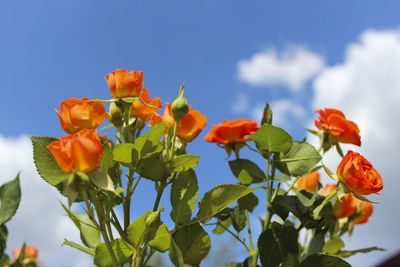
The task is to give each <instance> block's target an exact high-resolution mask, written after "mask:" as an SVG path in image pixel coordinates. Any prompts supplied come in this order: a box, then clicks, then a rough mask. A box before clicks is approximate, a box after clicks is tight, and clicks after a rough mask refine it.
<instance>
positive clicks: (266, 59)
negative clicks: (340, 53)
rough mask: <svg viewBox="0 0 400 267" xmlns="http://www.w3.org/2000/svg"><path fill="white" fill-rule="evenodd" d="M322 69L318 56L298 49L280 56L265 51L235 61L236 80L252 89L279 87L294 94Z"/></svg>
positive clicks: (297, 47)
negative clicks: (285, 88) (236, 67)
mask: <svg viewBox="0 0 400 267" xmlns="http://www.w3.org/2000/svg"><path fill="white" fill-rule="evenodd" d="M324 66H325V63H324V59H323V58H322V57H321V56H320V55H318V54H316V53H314V52H311V51H309V50H307V49H305V48H304V47H302V46H291V47H289V48H287V49H286V50H284V51H282V52H281V53H280V54H279V53H278V52H277V51H276V50H274V49H268V50H266V51H263V52H260V53H257V54H255V55H253V56H252V57H251V58H250V59H245V60H241V61H239V63H238V76H239V79H240V80H241V81H243V82H246V83H249V84H251V85H254V86H270V85H280V86H286V87H288V88H289V89H290V90H292V91H294V92H298V91H300V90H301V89H302V88H303V87H304V85H305V84H306V83H307V82H308V81H309V80H310V79H311V78H312V77H314V76H315V75H316V74H317V73H318V72H319V71H321V70H322V69H323V68H324Z"/></svg>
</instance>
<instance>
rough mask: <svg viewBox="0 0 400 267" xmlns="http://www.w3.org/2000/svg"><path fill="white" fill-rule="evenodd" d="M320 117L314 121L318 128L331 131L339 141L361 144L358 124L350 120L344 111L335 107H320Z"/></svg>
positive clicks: (317, 111)
mask: <svg viewBox="0 0 400 267" xmlns="http://www.w3.org/2000/svg"><path fill="white" fill-rule="evenodd" d="M315 112H316V113H319V117H318V118H317V119H316V120H315V121H314V122H315V126H317V128H318V129H320V130H324V131H327V132H329V134H330V135H331V137H332V138H333V139H334V140H336V142H339V143H347V144H354V145H357V146H361V137H360V135H359V133H360V129H358V126H357V124H355V123H354V122H352V121H349V120H347V119H346V117H345V116H344V114H343V112H341V111H340V110H337V109H333V108H325V109H323V110H322V109H318V110H316V111H315Z"/></svg>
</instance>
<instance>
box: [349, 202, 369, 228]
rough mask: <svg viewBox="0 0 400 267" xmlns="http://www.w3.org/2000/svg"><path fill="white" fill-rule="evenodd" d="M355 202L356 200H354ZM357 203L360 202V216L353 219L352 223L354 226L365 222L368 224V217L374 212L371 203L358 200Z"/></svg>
mask: <svg viewBox="0 0 400 267" xmlns="http://www.w3.org/2000/svg"><path fill="white" fill-rule="evenodd" d="M356 200H358V199H356ZM358 201H359V203H360V202H361V214H360V217H358V218H357V219H355V220H354V221H353V222H354V223H355V224H362V223H366V222H368V219H369V217H370V216H371V215H372V213H373V212H374V207H373V206H372V204H371V203H369V202H367V201H362V200H358Z"/></svg>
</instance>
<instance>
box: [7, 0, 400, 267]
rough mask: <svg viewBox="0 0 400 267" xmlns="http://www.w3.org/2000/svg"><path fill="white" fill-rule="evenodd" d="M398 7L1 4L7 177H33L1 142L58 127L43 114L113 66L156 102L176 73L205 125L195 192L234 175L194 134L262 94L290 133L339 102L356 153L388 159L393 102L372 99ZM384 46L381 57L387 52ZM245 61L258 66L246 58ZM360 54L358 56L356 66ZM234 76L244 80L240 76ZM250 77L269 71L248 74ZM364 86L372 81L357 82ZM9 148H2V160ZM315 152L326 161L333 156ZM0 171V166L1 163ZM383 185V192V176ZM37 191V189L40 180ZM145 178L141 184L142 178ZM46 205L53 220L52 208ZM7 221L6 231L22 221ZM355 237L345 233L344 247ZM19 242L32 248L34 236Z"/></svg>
mask: <svg viewBox="0 0 400 267" xmlns="http://www.w3.org/2000/svg"><path fill="white" fill-rule="evenodd" d="M399 7H400V3H398V1H385V3H384V5H383V4H382V3H380V2H378V1H351V2H349V1H335V2H330V3H328V2H326V1H317V0H316V1H307V2H305V1H279V2H278V1H276V2H274V3H272V1H248V2H247V3H245V2H244V1H232V0H229V1H228V0H226V1H208V0H205V1H183V0H182V1H149V0H147V1H118V2H117V1H115V2H110V1H107V2H106V1H75V0H74V1H56V2H55V1H50V0H48V1H3V2H1V3H0V34H1V35H0V36H1V42H0V79H1V92H2V96H3V101H2V103H1V105H0V114H2V115H1V116H0V125H1V126H2V127H1V130H0V135H1V140H2V141H1V140H0V141H1V142H0V143H1V144H3V146H2V148H3V150H4V151H12V152H9V153H10V155H14V156H15V158H16V160H14V161H13V162H14V163H15V162H17V163H21V164H25V163H26V168H25V167H23V166H22V167H18V166H17V164H16V163H15V164H14V165H15V168H14V169H15V173H16V171H17V170H19V169H23V170H25V169H26V173H27V175H26V177H28V176H29V175H31V176H34V171H30V169H29V168H31V167H32V166H31V163H29V162H27V160H25V159H23V160H22V161H18V160H17V159H20V158H21V157H22V156H21V155H20V154H18V153H17V152H15V151H13V148H12V146H10V144H13V145H18V147H21V151H24V149H26V148H27V147H28V148H27V149H28V150H29V145H26V140H25V139H24V138H26V135H50V136H60V135H64V133H63V131H62V129H61V127H60V126H59V122H58V117H57V115H56V113H55V111H54V108H58V105H59V103H60V102H61V101H63V100H65V99H67V98H70V97H78V98H82V97H86V96H87V97H89V98H102V99H108V98H110V93H109V91H108V88H107V84H106V82H105V80H104V76H105V75H106V74H108V73H109V72H111V71H113V70H115V69H116V68H123V69H127V70H142V71H144V79H145V80H146V81H147V83H146V86H147V87H148V89H149V91H150V97H157V96H159V97H161V99H162V102H163V104H165V102H170V101H172V100H173V99H174V97H175V96H176V94H177V91H178V88H179V85H180V83H181V82H183V81H186V86H187V90H186V96H187V98H188V99H189V103H190V104H191V105H192V106H193V107H194V108H195V109H197V110H199V111H201V112H202V113H203V114H204V115H206V116H207V118H208V124H207V126H206V128H205V129H204V131H203V132H202V134H201V135H200V137H199V138H198V139H197V140H196V141H194V142H193V143H192V144H191V145H190V147H189V151H190V152H192V153H196V154H200V155H201V156H202V158H201V161H200V166H199V167H198V171H197V172H198V176H199V181H200V193H201V195H202V194H203V193H204V192H206V190H208V189H209V188H211V187H212V186H214V185H216V184H220V183H225V182H235V181H234V180H233V177H232V175H231V174H230V172H229V169H228V165H227V164H226V162H225V161H224V159H225V157H226V156H225V154H224V151H223V150H221V149H219V148H217V147H216V146H215V145H213V144H205V142H204V141H203V137H204V135H205V134H206V133H207V132H208V130H209V129H210V127H211V124H216V123H219V122H220V121H221V120H222V119H235V118H239V117H243V118H256V116H255V115H254V113H255V112H256V111H257V108H258V107H259V106H260V105H262V104H264V103H265V101H269V102H271V103H274V104H275V105H274V106H275V107H276V109H278V110H279V111H280V112H282V114H283V115H282V116H280V117H279V119H278V121H277V123H278V125H281V126H285V128H286V129H287V130H288V131H289V132H290V133H291V134H292V135H293V136H295V137H296V138H297V139H300V138H302V137H303V136H304V135H305V134H306V133H305V131H304V129H303V128H302V125H311V123H310V122H311V121H312V119H313V118H314V114H313V110H314V109H315V108H319V107H325V106H320V105H331V107H338V108H342V109H343V111H344V112H345V114H347V115H348V116H349V118H350V119H353V120H354V121H356V118H360V123H361V125H359V126H360V128H361V130H362V131H361V135H362V136H363V131H364V132H365V133H366V136H365V137H363V138H365V139H363V140H365V143H364V144H365V145H366V146H368V144H369V143H370V144H371V146H370V148H368V147H367V148H363V149H364V150H361V151H362V152H365V153H366V154H367V155H370V156H371V157H372V158H373V159H376V160H377V161H378V160H382V159H381V158H382V157H378V156H377V153H376V152H377V151H378V152H379V153H381V151H383V152H382V153H386V155H392V154H393V155H394V153H395V150H393V147H394V148H396V147H399V146H398V145H399V143H398V141H397V140H395V138H392V134H390V133H396V132H398V130H399V129H398V127H397V128H396V127H395V126H393V124H394V123H395V122H396V120H397V118H398V115H396V112H394V113H393V111H394V110H398V106H399V105H400V104H399V103H400V100H399V98H398V97H392V98H388V99H387V98H384V97H383V95H387V94H392V95H395V96H398V95H400V93H399V92H400V86H399V84H400V83H397V80H395V78H394V77H397V76H396V73H397V72H396V71H397V70H399V69H398V68H400V67H398V66H397V64H396V59H397V58H398V53H400V52H399V50H398V49H397V48H398V46H397V45H398V43H399V42H398V38H399V36H398V35H399V33H398V29H399V26H400V21H399V19H398V10H399ZM399 46H400V45H399ZM381 47H382V49H381ZM385 51H387V53H390V52H391V51H393V53H392V54H393V57H392V56H391V55H387V54H385ZM257 55H258V58H259V59H260V61H258V62H259V65H257V64H255V62H256V60H255V58H256V57H257ZM301 55H302V56H301ZM363 58H371V61H366V62H362V60H361V59H363ZM253 59H254V60H253ZM359 59H360V60H359ZM240 62H242V63H243V62H245V63H246V62H247V65H246V64H244V65H246V66H247V67H244V68H243V69H241V68H240V66H243V64H242V65H241V64H240ZM399 62H400V61H399ZM380 64H382V65H380ZM306 65H307V66H308V67H307V68H306V67H298V66H306ZM260 66H261V70H260V73H261V74H259V75H258V76H257V75H256V74H254V73H255V72H257V71H259V67H260ZM288 66H289V67H288ZM369 66H370V67H371V68H369ZM385 66H392V67H391V68H390V69H388V71H384V73H383V74H382V75H381V76H379V77H378V78H376V79H374V77H375V76H374V75H372V74H375V73H378V72H379V70H382V69H383V70H386V69H385ZM374 67H375V68H376V69H374ZM396 67H397V68H396ZM369 69H371V70H369ZM241 70H242V71H243V73H245V74H243V75H241V74H240V73H241V72H240V71H241ZM265 70H267V71H265ZM303 70H309V73H308V74H307V73H306V74H304V72H303ZM391 71H393V74H391V73H392V72H391ZM354 73H356V74H357V73H359V74H360V75H359V76H357V75H355V74H354ZM365 73H366V75H365ZM371 73H372V74H371ZM254 75H255V76H254ZM260 75H261V76H262V75H264V76H262V77H261V76H260ZM293 75H294V76H293ZM299 75H300V76H299ZM260 77H261V78H263V77H264V78H265V77H269V78H268V79H261V81H260V80H257V79H259V78H260ZM293 77H301V78H302V79H301V82H300V83H299V85H298V86H297V87H296V86H291V85H290V83H289V84H288V83H286V82H285V81H287V80H291V79H292V78H293ZM293 79H295V78H293ZM360 80H366V84H362V83H358V82H359V81H360ZM337 81H343V82H342V83H338V84H336V83H335V82H337ZM387 81H388V82H387ZM386 82H387V83H386ZM389 82H391V83H389ZM371 84H374V85H375V84H377V86H376V87H373V88H372V87H371V88H370V89H368V86H369V85H371ZM347 88H349V89H347ZM375 88H376V90H375ZM332 92H333V93H332ZM335 92H338V93H335ZM339 92H340V93H339ZM368 92H369V93H368ZM379 92H380V93H379ZM360 95H362V97H361V96H360ZM359 96H360V97H359ZM363 97H364V98H363ZM238 99H241V101H239V100H238ZM358 100H360V101H358ZM368 101H369V102H368ZM356 102H357V103H358V104H357V105H354V103H356ZM288 107H289V108H288ZM354 107H357V108H354ZM366 107H372V108H375V109H377V110H385V111H390V113H389V114H391V115H390V116H388V115H385V114H387V113H385V112H383V111H382V112H375V113H374V114H372V115H371V116H374V117H373V118H374V119H375V121H379V122H380V123H381V125H382V127H380V128H379V132H376V131H374V130H373V129H374V127H372V126H371V124H369V123H368V121H367V120H365V118H366V116H367V115H366V114H369V113H368V110H366V111H365V113H362V112H361V110H362V111H364V109H365V108H366ZM363 108H364V109H363ZM390 108H392V109H390ZM395 108H396V109H395ZM258 109H259V108H258ZM399 114H400V112H399ZM259 116H260V115H259ZM276 116H278V115H276ZM363 119H364V120H363ZM356 122H358V121H356ZM383 122H388V123H383ZM393 122H394V123H393ZM385 127H386V128H385ZM376 128H378V126H376ZM18 136H19V139H15V138H17V137H18ZM21 136H22V137H21ZM376 136H379V137H381V138H376ZM391 138H392V139H391ZM379 140H384V141H385V142H382V143H380V142H379ZM388 140H391V141H393V142H392V143H390V142H389V143H387V142H388ZM25 145H26V146H25ZM388 147H392V149H391V150H390V149H389V148H388ZM7 149H8V150H7ZM352 149H354V148H352ZM21 153H23V152H21ZM10 155H6V156H4V158H3V160H4V162H7V160H9V159H7V157H9V158H10V157H11V156H10ZM244 155H245V156H248V155H247V154H244ZM249 157H250V156H249ZM331 157H333V156H331ZM11 158H12V157H11ZM329 160H330V161H331V162H332V164H333V162H334V159H332V160H331V159H330V158H329ZM215 162H218V165H216V164H215ZM380 162H381V161H379V162H377V164H378V166H381V168H384V172H386V173H387V174H388V175H387V176H390V175H395V174H396V172H395V171H394V169H393V167H392V166H393V165H391V164H390V163H391V162H390V161H389V162H382V163H380ZM392 162H393V161H392ZM373 164H374V162H373ZM374 165H375V164H374ZM0 166H4V167H9V165H7V164H6V163H3V165H1V163H0ZM332 166H334V165H332ZM333 168H334V167H333ZM9 169H10V170H13V171H14V169H13V168H11V167H10V168H9ZM11 173H12V172H11V171H9V170H8V171H1V170H0V174H1V175H2V176H4V178H3V177H2V178H1V179H4V181H5V180H8V179H11V177H12V174H11ZM23 174H24V172H23ZM28 174H29V175H28ZM26 179H27V180H26V181H27V182H26V183H27V184H28V183H30V181H29V180H28V178H26ZM32 179H38V178H37V177H36V176H35V177H34V178H32ZM0 181H3V180H0ZM35 181H36V180H35ZM384 181H385V177H384ZM388 181H389V180H388ZM40 182H41V181H40ZM387 183H388V184H389V187H390V181H389V182H387ZM38 186H39V187H38V188H41V189H43V190H51V188H50V186H47V185H46V184H43V185H38ZM145 186H148V190H151V187H150V185H145ZM392 188H393V187H392ZM389 193H390V192H388V195H390V194H389ZM26 194H27V195H29V193H26ZM382 195H384V193H382ZM140 196H141V195H139V197H140ZM390 196H394V193H393V194H391V195H390ZM51 197H53V199H55V198H57V195H56V194H53V195H52V196H51ZM54 197H55V198H54ZM164 200H165V201H167V200H168V198H167V197H166V198H165V199H164ZM393 200H394V198H389V197H387V201H386V202H385V201H382V203H381V204H380V205H381V207H382V206H384V205H386V206H384V207H386V208H380V209H381V211H379V210H378V208H377V209H376V213H377V214H379V212H381V214H382V215H383V214H385V215H390V212H388V210H389V207H390V205H391V203H393ZM52 207H53V206H52ZM49 208H50V207H49ZM145 209H147V207H139V208H138V210H143V211H144V210H145ZM384 211H385V212H386V213H385V212H384ZM58 212H59V214H55V215H54V216H59V215H60V214H61V213H62V212H61V210H58ZM374 218H375V217H374ZM16 220H17V223H16V224H15V229H17V226H20V225H19V224H18V222H22V221H23V216H22V215H20V217H18V218H16ZM380 223H384V221H383V220H380V221H378V219H375V221H373V222H371V225H372V226H360V227H363V228H360V229H375V230H377V229H378V226H379V224H380ZM65 227H67V226H65ZM368 227H371V228H368ZM373 227H375V228H373ZM389 228H390V227H389ZM65 229H69V228H68V227H67V228H65ZM390 229H392V230H394V229H395V228H394V226H393V228H390ZM357 230H358V229H356V234H357ZM367 231H369V230H367ZM361 233H362V230H360V236H361ZM363 236H365V235H363ZM385 236H387V238H388V239H387V240H384V242H381V243H379V245H381V246H385V244H389V246H395V245H394V244H397V243H395V241H394V240H393V238H392V239H390V238H391V235H390V233H389V232H388V234H387V235H385ZM15 238H16V239H17V237H15ZM18 238H21V237H18ZM357 238H358V237H357V235H355V236H354V237H353V239H352V242H355V241H354V240H357ZM30 240H32V242H33V241H34V237H30ZM61 240H62V239H61ZM364 241H365V242H368V243H365V244H364V243H361V241H360V242H359V243H360V246H364V247H365V246H370V245H375V244H376V243H375V241H376V239H375V238H372V237H371V239H363V241H362V242H364ZM12 242H13V243H12V244H16V243H17V241H12ZM43 247H44V248H45V247H46V244H43ZM386 247H387V246H386ZM387 248H388V247H387ZM396 249H399V247H398V245H397V247H392V248H391V249H390V251H389V252H387V253H386V254H383V253H382V254H379V253H378V252H377V253H375V254H370V255H372V256H368V258H366V257H367V256H365V255H363V256H362V257H356V258H355V260H354V264H355V266H357V264H356V263H357V262H358V263H361V262H363V259H370V260H374V259H375V260H376V259H380V258H382V257H384V256H387V255H388V254H390V253H393V252H395V251H396ZM44 254H45V253H44ZM378 254H379V255H378ZM45 255H46V254H45ZM43 257H44V256H43ZM363 257H365V258H363ZM43 260H45V259H43ZM55 263H57V264H61V263H66V262H63V261H61V260H60V261H57V259H51V260H49V261H48V264H50V265H49V266H51V264H55ZM70 264H74V262H72V263H70ZM74 266H79V264H78V263H75V265H74ZM82 266H84V265H82Z"/></svg>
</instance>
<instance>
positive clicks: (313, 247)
mask: <svg viewBox="0 0 400 267" xmlns="http://www.w3.org/2000/svg"><path fill="white" fill-rule="evenodd" d="M326 232H327V230H319V231H316V233H315V234H314V236H313V238H312V239H311V242H310V246H309V247H308V251H307V256H309V255H313V254H316V253H319V252H321V251H322V248H323V247H324V245H325V234H326Z"/></svg>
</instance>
